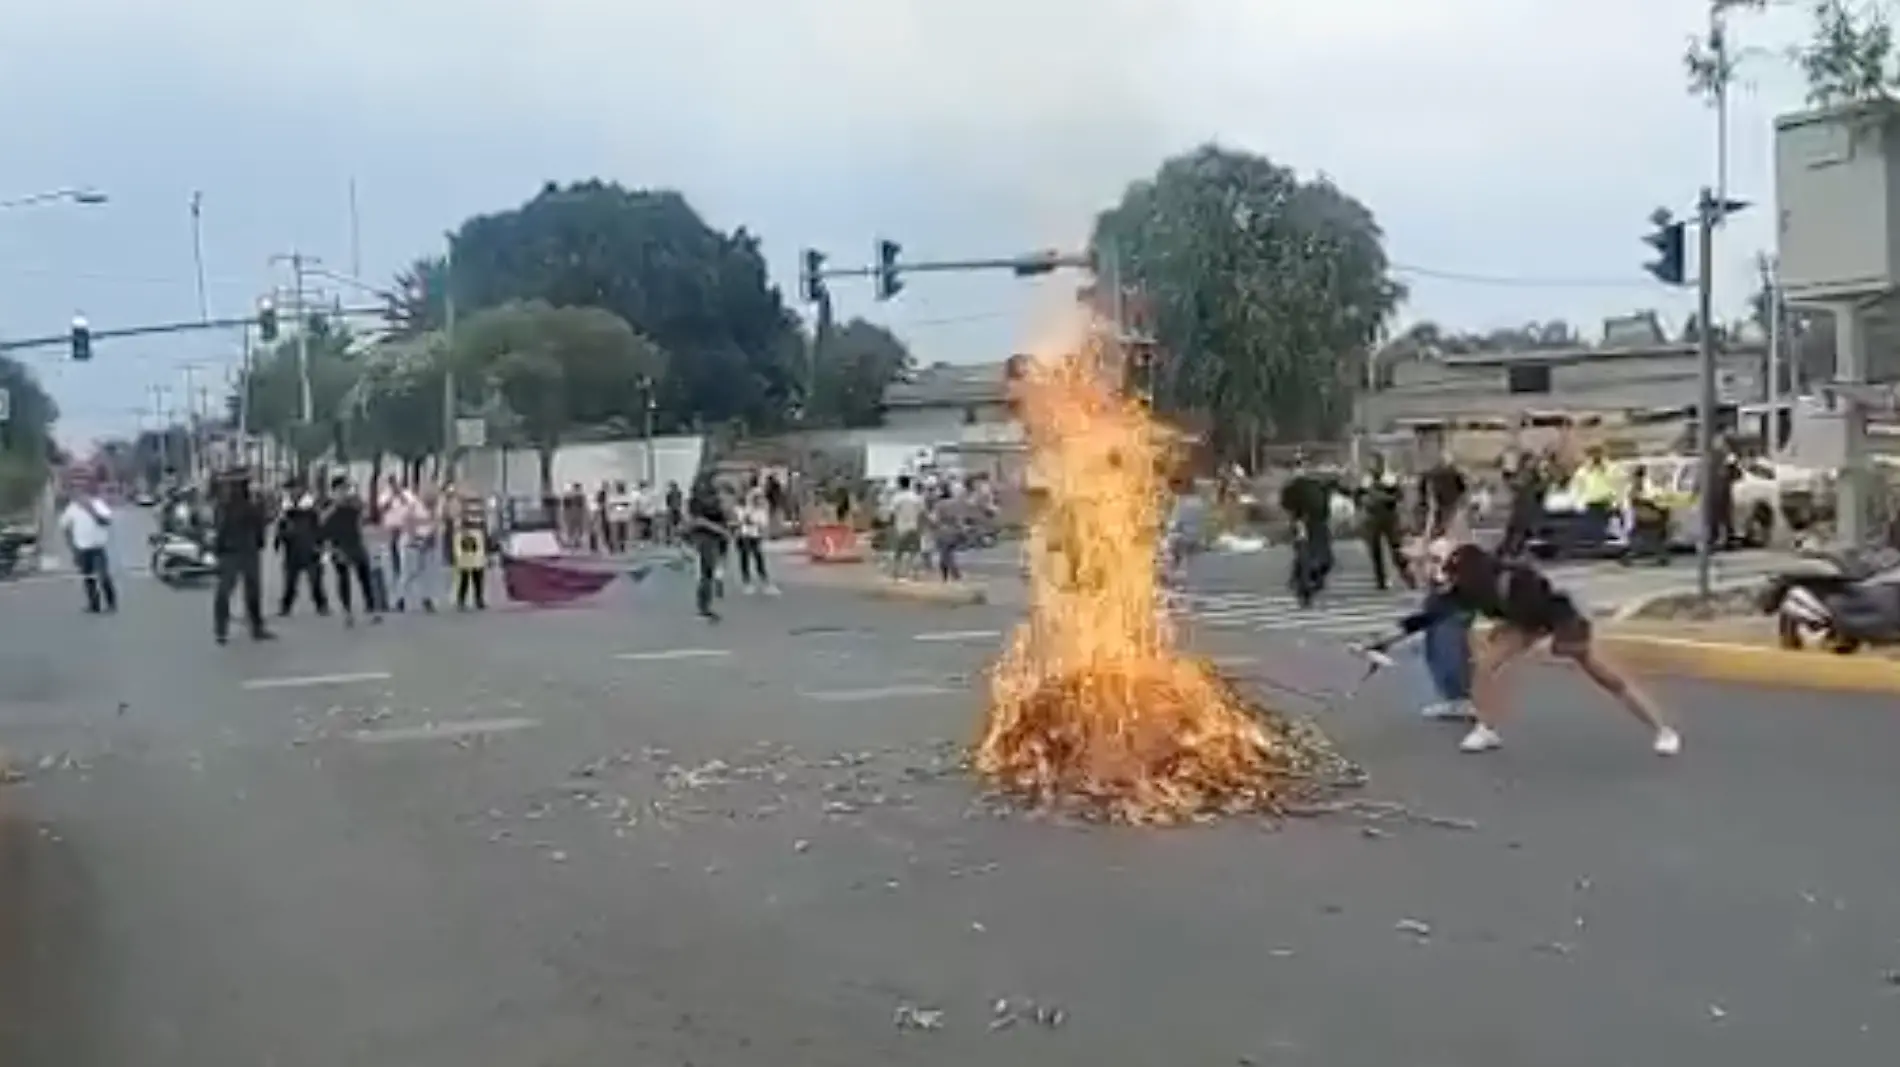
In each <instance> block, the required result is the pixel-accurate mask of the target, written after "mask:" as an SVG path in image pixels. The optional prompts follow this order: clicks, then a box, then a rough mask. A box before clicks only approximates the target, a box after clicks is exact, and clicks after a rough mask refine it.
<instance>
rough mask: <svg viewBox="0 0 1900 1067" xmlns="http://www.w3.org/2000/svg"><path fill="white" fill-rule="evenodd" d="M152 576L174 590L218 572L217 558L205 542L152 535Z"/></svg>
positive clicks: (157, 534)
mask: <svg viewBox="0 0 1900 1067" xmlns="http://www.w3.org/2000/svg"><path fill="white" fill-rule="evenodd" d="M151 543H152V563H151V567H152V577H154V578H157V579H158V580H159V581H161V582H163V583H165V584H166V585H169V586H172V587H174V588H176V587H179V586H186V585H194V584H197V583H199V582H203V581H205V580H207V579H209V578H211V577H213V576H214V575H216V574H217V573H218V557H217V555H216V554H215V553H213V552H212V551H211V549H210V548H209V547H208V546H207V545H206V544H205V543H204V542H203V541H200V540H197V539H194V538H191V537H188V536H186V535H184V534H181V533H155V534H153V535H152V542H151Z"/></svg>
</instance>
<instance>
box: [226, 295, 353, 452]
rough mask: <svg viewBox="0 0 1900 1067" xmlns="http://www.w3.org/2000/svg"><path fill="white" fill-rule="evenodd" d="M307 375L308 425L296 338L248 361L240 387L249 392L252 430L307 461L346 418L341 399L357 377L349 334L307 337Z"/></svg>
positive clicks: (327, 331) (338, 331)
mask: <svg viewBox="0 0 1900 1067" xmlns="http://www.w3.org/2000/svg"><path fill="white" fill-rule="evenodd" d="M307 348H308V353H307V355H308V362H309V374H310V399H311V405H310V408H311V415H312V419H311V422H310V424H308V425H305V424H304V421H303V385H302V377H303V368H302V364H303V362H304V356H303V355H301V354H300V353H299V351H298V345H297V339H296V338H295V337H289V338H285V339H284V340H282V341H279V342H278V343H277V345H276V347H274V348H272V349H271V350H269V351H268V352H265V353H263V354H262V355H260V356H259V357H258V358H257V359H255V360H253V361H252V364H251V367H250V369H249V370H248V371H247V372H246V373H245V375H244V376H243V378H242V379H240V381H239V382H238V388H239V389H248V390H249V391H250V393H249V395H250V404H251V411H250V429H251V431H252V432H254V433H264V434H269V435H271V436H272V437H275V438H277V439H278V440H279V441H282V442H285V443H287V444H289V445H290V446H291V448H292V449H293V450H294V451H295V452H296V453H297V455H298V456H299V457H301V458H302V459H303V460H304V461H305V462H308V461H310V460H312V459H315V458H316V457H317V456H318V455H320V454H322V452H323V450H324V449H325V448H327V447H328V446H329V445H330V443H331V441H332V439H333V433H332V427H333V426H334V424H335V422H336V420H338V419H339V418H342V417H343V416H344V415H345V410H344V403H343V402H344V400H345V398H346V397H348V396H349V395H350V391H351V389H352V388H353V387H354V386H355V385H356V380H357V377H358V376H359V374H360V373H361V370H362V368H361V366H360V362H359V359H358V353H357V350H356V343H355V339H354V338H352V337H351V336H350V334H349V333H348V331H346V330H343V329H340V328H329V329H325V330H323V331H313V332H312V333H311V335H310V336H309V337H308V338H307Z"/></svg>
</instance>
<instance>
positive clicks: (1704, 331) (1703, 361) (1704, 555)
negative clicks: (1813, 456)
mask: <svg viewBox="0 0 1900 1067" xmlns="http://www.w3.org/2000/svg"><path fill="white" fill-rule="evenodd" d="M1724 207H1726V205H1725V204H1724V203H1723V202H1722V201H1719V200H1717V199H1716V198H1715V192H1714V190H1711V189H1709V188H1707V187H1704V188H1703V190H1702V195H1701V197H1700V199H1698V200H1697V202H1696V236H1697V238H1698V240H1699V247H1700V249H1701V252H1700V254H1701V256H1702V262H1701V263H1700V264H1698V267H1699V269H1698V270H1697V271H1696V273H1697V275H1698V277H1697V278H1696V323H1697V325H1698V327H1699V329H1698V330H1697V331H1696V346H1697V349H1698V351H1697V353H1696V355H1697V362H1698V368H1699V371H1700V375H1699V376H1700V378H1701V382H1700V385H1701V389H1700V392H1701V401H1700V403H1699V404H1698V405H1697V411H1696V451H1697V454H1698V458H1699V459H1700V460H1701V464H1700V466H1701V471H1702V475H1701V477H1700V478H1699V479H1698V480H1697V483H1696V484H1697V485H1698V486H1699V487H1700V492H1699V494H1698V500H1697V503H1698V504H1699V505H1700V508H1699V509H1698V510H1699V511H1700V513H1701V514H1700V515H1699V516H1698V518H1699V520H1700V523H1699V525H1700V528H1701V533H1700V535H1699V536H1697V537H1696V550H1695V588H1696V596H1697V597H1698V598H1699V599H1700V600H1701V601H1703V602H1704V603H1707V601H1708V599H1709V585H1710V573H1709V572H1710V567H1711V565H1712V564H1713V563H1714V556H1713V553H1714V551H1715V543H1714V542H1715V504H1716V500H1715V480H1716V477H1717V476H1718V475H1719V474H1720V473H1721V472H1720V464H1719V463H1718V462H1717V457H1716V454H1715V413H1716V401H1717V398H1716V393H1715V321H1714V304H1715V285H1714V278H1715V271H1714V270H1712V269H1710V268H1711V260H1713V259H1714V258H1715V226H1716V222H1717V220H1718V217H1719V216H1720V215H1721V214H1722V213H1723V208H1724Z"/></svg>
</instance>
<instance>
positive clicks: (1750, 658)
mask: <svg viewBox="0 0 1900 1067" xmlns="http://www.w3.org/2000/svg"><path fill="white" fill-rule="evenodd" d="M1598 641H1599V644H1600V645H1601V647H1602V648H1603V650H1604V651H1605V652H1606V653H1608V654H1609V655H1610V656H1612V657H1614V658H1615V660H1616V661H1617V662H1619V663H1622V664H1624V665H1627V666H1628V667H1629V668H1630V669H1632V670H1635V671H1637V672H1639V673H1643V674H1658V675H1667V676H1674V677H1684V678H1699V679H1704V680H1708V681H1717V682H1728V683H1732V684H1736V685H1759V686H1773V687H1775V688H1779V689H1813V690H1821V691H1827V692H1844V693H1892V694H1895V695H1900V657H1895V656H1892V655H1888V654H1885V653H1883V652H1879V651H1862V652H1857V653H1853V654H1850V655H1837V654H1834V653H1831V652H1821V651H1807V650H1795V649H1786V648H1782V647H1780V646H1779V644H1778V643H1777V642H1776V640H1775V635H1774V629H1773V627H1772V625H1769V624H1768V622H1767V621H1766V620H1762V619H1716V620H1710V621H1707V622H1696V621H1689V620H1681V621H1675V622H1670V623H1661V622H1646V623H1640V624H1639V623H1635V622H1621V623H1610V624H1608V625H1605V626H1604V627H1603V628H1602V629H1601V630H1600V632H1599V636H1598Z"/></svg>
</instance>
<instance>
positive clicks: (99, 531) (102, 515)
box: [59, 479, 119, 615]
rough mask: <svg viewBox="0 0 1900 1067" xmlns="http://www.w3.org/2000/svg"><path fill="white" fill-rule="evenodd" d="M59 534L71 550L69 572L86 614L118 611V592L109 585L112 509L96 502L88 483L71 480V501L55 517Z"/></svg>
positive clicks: (95, 495) (86, 481)
mask: <svg viewBox="0 0 1900 1067" xmlns="http://www.w3.org/2000/svg"><path fill="white" fill-rule="evenodd" d="M59 532H60V533H61V534H63V535H65V538H66V546H67V547H68V548H69V549H71V550H72V555H73V569H74V570H76V571H78V572H79V579H80V583H81V584H82V585H84V586H85V590H86V612H87V614H90V615H97V614H99V613H100V612H102V611H104V612H115V611H118V610H119V591H118V589H117V588H116V587H115V586H114V585H113V584H112V567H111V562H112V561H111V559H110V558H109V556H108V553H107V549H108V548H109V547H110V546H111V544H112V509H111V508H109V507H107V506H106V502H105V501H104V500H102V499H100V497H99V495H98V493H97V491H96V490H95V489H94V487H93V485H92V483H91V481H90V480H89V479H86V480H75V482H74V485H73V490H72V499H71V500H68V501H67V502H66V507H65V508H64V509H63V510H62V511H60V513H59Z"/></svg>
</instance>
